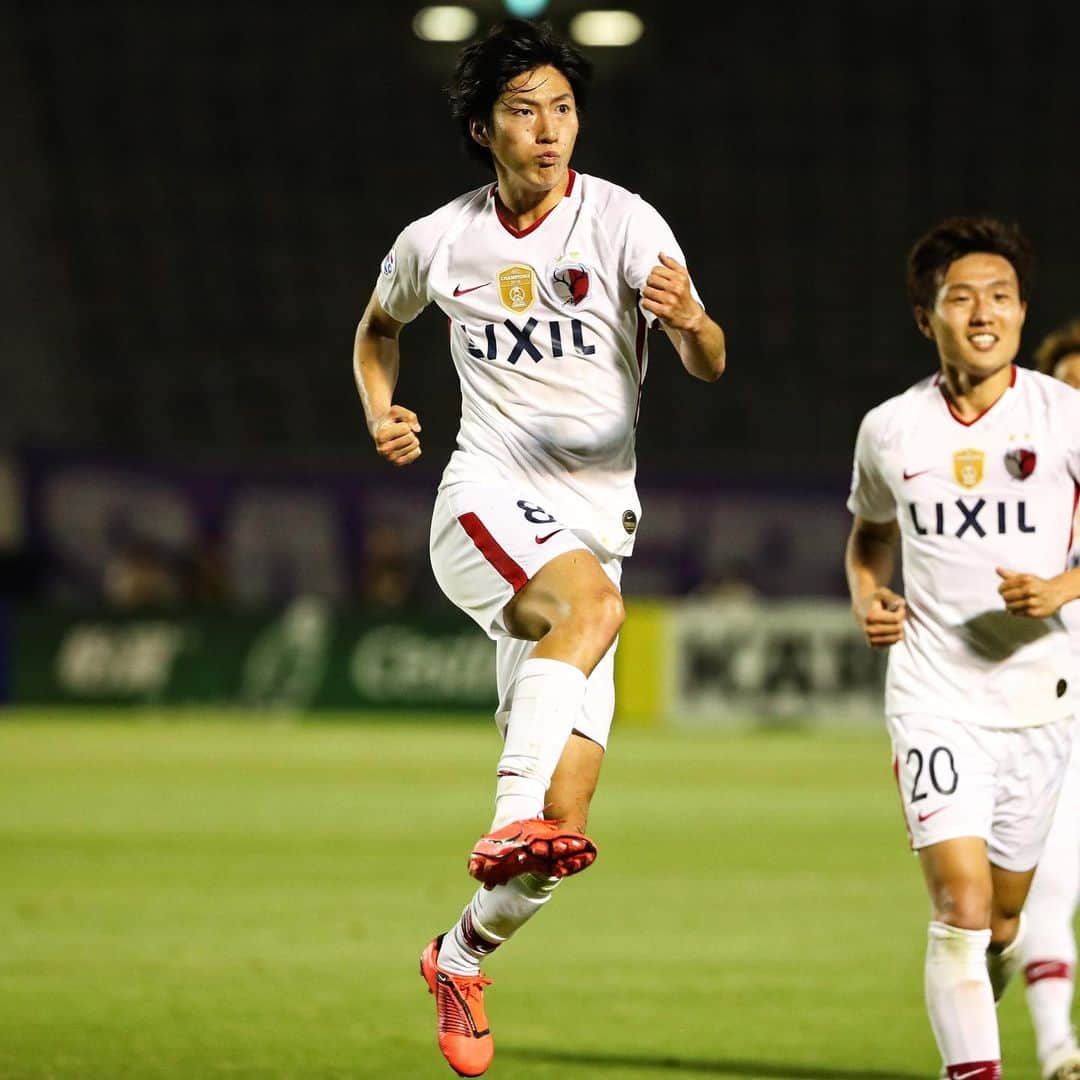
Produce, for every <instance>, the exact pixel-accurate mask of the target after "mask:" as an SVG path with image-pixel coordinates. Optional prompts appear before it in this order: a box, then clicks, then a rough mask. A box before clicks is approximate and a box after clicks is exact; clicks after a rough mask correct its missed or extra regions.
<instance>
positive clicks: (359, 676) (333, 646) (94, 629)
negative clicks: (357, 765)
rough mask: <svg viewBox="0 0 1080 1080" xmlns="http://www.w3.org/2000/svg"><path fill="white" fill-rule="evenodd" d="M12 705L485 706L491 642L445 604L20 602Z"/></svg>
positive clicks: (491, 688)
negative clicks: (98, 608)
mask: <svg viewBox="0 0 1080 1080" xmlns="http://www.w3.org/2000/svg"><path fill="white" fill-rule="evenodd" d="M11 623H12V625H11V626H10V627H9V637H10V641H9V645H10V647H11V668H10V685H9V688H8V689H9V698H10V700H11V701H12V702H14V703H16V704H27V705H30V704H37V705H44V704H50V705H51V704H79V705H148V704H153V705H202V704H215V705H243V706H260V707H267V708H292V709H308V708H310V709H354V708H356V709H359V708H365V709H384V710H438V711H447V710H449V711H453V712H462V713H475V712H486V713H490V712H491V711H492V710H493V709H494V707H495V704H496V702H495V649H494V646H493V645H492V643H491V641H489V640H488V638H487V637H485V636H484V635H483V634H482V633H480V632H479V631H478V630H477V629H476V627H475V626H474V625H473V624H472V623H471V622H468V621H467V620H465V619H463V618H460V617H456V616H454V615H452V614H450V615H446V616H441V615H440V616H431V617H427V618H424V617H419V618H402V617H398V616H393V617H386V616H382V617H376V616H374V615H365V614H357V613H349V612H344V613H343V612H340V611H336V610H335V609H334V607H333V606H332V605H331V604H329V603H327V602H326V601H323V600H321V599H320V598H318V597H302V598H300V599H298V600H296V601H294V602H293V603H292V604H290V605H289V607H287V608H285V609H284V610H283V611H280V612H277V613H274V614H269V615H268V614H241V613H206V614H204V613H198V614H184V615H153V616H150V615H147V616H133V615H113V614H108V615H105V614H81V615H80V614H74V613H71V612H58V611H43V610H21V611H16V612H14V613H13V618H12V620H11Z"/></svg>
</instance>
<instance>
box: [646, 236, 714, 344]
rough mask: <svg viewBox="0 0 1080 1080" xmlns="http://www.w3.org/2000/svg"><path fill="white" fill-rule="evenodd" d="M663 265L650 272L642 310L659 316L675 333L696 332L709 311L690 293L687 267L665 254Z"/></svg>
mask: <svg viewBox="0 0 1080 1080" xmlns="http://www.w3.org/2000/svg"><path fill="white" fill-rule="evenodd" d="M659 259H660V265H659V266H654V267H653V268H652V270H650V271H649V277H648V279H647V280H646V282H645V288H644V289H642V291H641V297H642V300H641V306H642V307H643V308H644V309H645V310H646V311H651V312H652V313H653V314H654V315H658V316H659V317H660V318H661V319H662V320H663V322H664V325H665V326H669V327H671V329H672V330H689V331H690V332H691V333H693V332H694V331H696V330H697V329H698V328H699V327H700V326H701V323H702V320H703V319H704V317H705V309H704V308H703V307H702V306H701V305H700V304H699V303H698V302H697V301H696V300H695V299H694V297H693V294H692V293H691V292H690V275H689V274H688V273H687V270H686V267H685V266H683V265H682V264H681V263H677V262H676V261H675V260H674V259H673V258H672V257H671V256H670V255H665V254H664V253H663V252H662V251H661V252H660V255H659Z"/></svg>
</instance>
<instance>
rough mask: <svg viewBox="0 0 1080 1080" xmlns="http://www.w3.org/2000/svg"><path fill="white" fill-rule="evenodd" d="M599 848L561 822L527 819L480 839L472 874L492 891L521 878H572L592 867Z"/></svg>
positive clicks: (472, 860) (472, 858) (471, 867)
mask: <svg viewBox="0 0 1080 1080" xmlns="http://www.w3.org/2000/svg"><path fill="white" fill-rule="evenodd" d="M595 858H596V845H595V844H594V843H593V842H592V841H591V840H590V839H589V838H588V837H587V836H585V835H583V834H582V833H577V832H572V831H571V830H569V829H567V828H565V827H564V826H563V824H562V823H561V822H558V821H544V820H543V819H542V818H526V819H525V820H524V821H512V822H511V823H510V824H509V825H504V826H503V827H502V828H501V829H496V830H495V832H491V833H488V834H487V836H482V837H480V839H479V840H477V842H476V847H474V848H473V850H472V854H471V855H470V856H469V873H470V874H472V876H473V877H474V878H476V880H477V881H480V882H483V884H484V885H486V886H487V887H488V888H490V887H491V886H492V885H504V884H505V883H506V882H508V881H509V880H510V879H511V878H512V877H517V875H518V874H539V875H540V876H541V877H559V878H561V877H569V876H570V875H571V874H577V873H580V872H581V871H582V870H584V869H586V868H587V867H589V866H591V865H592V863H593V860H594V859H595Z"/></svg>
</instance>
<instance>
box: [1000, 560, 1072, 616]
mask: <svg viewBox="0 0 1080 1080" xmlns="http://www.w3.org/2000/svg"><path fill="white" fill-rule="evenodd" d="M997 573H998V577H1000V578H1001V584H1000V585H999V586H998V592H999V593H1000V594H1001V598H1002V599H1003V600H1004V601H1005V607H1006V609H1007V610H1009V611H1011V612H1012V613H1013V614H1014V615H1026V616H1027V617H1028V618H1030V619H1046V618H1048V617H1049V616H1051V615H1053V614H1055V613H1056V612H1057V611H1058V610H1059V609H1060V608H1061V607H1062V606H1063V605H1065V604H1067V603H1068V602H1069V601H1070V600H1076V599H1078V598H1080V567H1078V568H1076V569H1075V570H1066V571H1065V572H1064V573H1062V574H1057V575H1055V576H1054V577H1051V578H1041V577H1038V576H1037V575H1035V574H1021V573H1017V572H1016V571H1015V570H1008V569H1006V568H1005V567H1003V566H999V567H998V568H997Z"/></svg>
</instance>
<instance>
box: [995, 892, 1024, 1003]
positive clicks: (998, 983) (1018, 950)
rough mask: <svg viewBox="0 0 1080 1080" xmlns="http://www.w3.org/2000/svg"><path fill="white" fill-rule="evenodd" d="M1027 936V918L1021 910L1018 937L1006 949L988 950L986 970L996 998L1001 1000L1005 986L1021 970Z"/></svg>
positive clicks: (1017, 928) (1017, 929)
mask: <svg viewBox="0 0 1080 1080" xmlns="http://www.w3.org/2000/svg"><path fill="white" fill-rule="evenodd" d="M1026 936H1027V919H1026V918H1025V917H1024V913H1023V912H1022V911H1021V912H1020V919H1019V923H1018V925H1017V927H1016V937H1014V938H1013V939H1012V941H1010V942H1009V944H1008V945H1006V946H1005V948H1004V949H1001V950H999V951H998V952H994V950H993V949H987V950H986V970H987V972H988V973H989V975H990V988H991V989H992V990H993V991H994V1000H995V1001H1000V1000H1001V995H1002V994H1004V993H1005V987H1007V986H1008V985H1009V983H1010V982H1011V981H1012V977H1013V976H1014V975H1015V974H1016V973H1017V972H1018V971H1019V970H1020V965H1021V964H1022V963H1023V961H1024V938H1025V937H1026Z"/></svg>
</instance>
